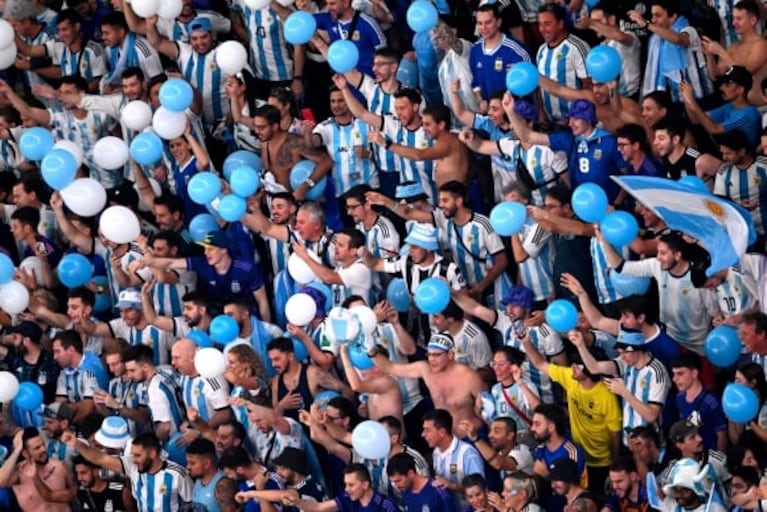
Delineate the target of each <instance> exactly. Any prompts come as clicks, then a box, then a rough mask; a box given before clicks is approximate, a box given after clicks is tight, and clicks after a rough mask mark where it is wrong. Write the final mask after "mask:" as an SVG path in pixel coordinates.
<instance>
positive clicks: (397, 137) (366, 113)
mask: <svg viewBox="0 0 767 512" xmlns="http://www.w3.org/2000/svg"><path fill="white" fill-rule="evenodd" d="M333 82H334V84H335V86H336V87H337V88H338V89H339V90H340V91H341V92H342V93H343V96H344V100H346V104H347V105H348V107H349V110H350V111H351V113H352V115H353V116H354V117H356V118H357V119H360V120H362V121H364V122H365V123H367V124H368V126H369V128H370V139H371V142H374V143H376V144H377V145H379V146H380V147H382V148H383V149H385V150H387V151H388V152H391V153H392V155H394V149H392V147H393V146H394V144H396V146H394V148H395V149H396V148H400V149H404V150H405V153H408V154H407V156H406V155H405V154H404V153H403V152H402V151H400V153H399V158H398V159H397V160H399V162H398V163H397V164H395V165H394V166H393V167H394V168H395V169H396V170H398V171H399V183H405V182H408V181H417V182H419V183H421V185H422V186H423V188H424V190H425V191H426V193H427V194H428V195H429V196H430V197H432V196H433V195H434V191H433V185H432V183H433V182H434V169H435V164H434V162H432V161H431V160H429V159H426V158H425V157H424V154H425V153H424V152H423V150H426V149H429V150H430V153H429V156H430V158H431V159H445V158H447V157H448V156H449V155H453V156H452V158H456V157H455V156H454V155H455V152H456V151H457V148H455V147H454V146H453V144H451V143H448V142H447V139H443V140H442V141H441V143H440V144H439V147H438V148H437V144H436V143H435V141H433V140H431V139H430V138H429V135H428V134H427V133H426V130H425V126H424V123H423V118H422V117H421V113H420V111H421V102H422V97H421V94H420V93H419V92H418V91H416V90H415V89H409V88H402V89H400V90H399V91H397V92H395V93H394V109H395V112H396V114H395V115H394V116H391V115H383V114H376V113H374V112H373V111H372V110H369V107H366V106H365V105H363V104H362V103H361V102H360V101H359V100H358V99H357V98H355V97H354V94H353V93H352V90H351V89H350V87H349V83H348V82H347V80H346V78H345V77H344V76H343V75H334V76H333ZM449 118H450V116H449V113H448V116H447V119H448V120H449ZM440 119H442V118H440ZM432 120H435V119H434V117H432ZM456 142H457V141H456ZM414 149H418V150H419V151H421V152H420V153H418V154H414V153H412V151H408V150H414ZM450 167H451V169H449V172H452V173H460V172H465V171H466V167H465V166H464V167H463V168H457V167H456V165H455V164H451V165H450ZM453 167H456V168H453ZM443 172H444V171H443Z"/></svg>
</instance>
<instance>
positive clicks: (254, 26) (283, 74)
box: [232, 0, 294, 82]
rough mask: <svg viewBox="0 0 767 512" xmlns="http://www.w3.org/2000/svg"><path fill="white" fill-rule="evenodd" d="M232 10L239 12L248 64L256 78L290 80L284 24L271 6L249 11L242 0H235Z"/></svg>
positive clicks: (291, 52)
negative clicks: (244, 29) (247, 50)
mask: <svg viewBox="0 0 767 512" xmlns="http://www.w3.org/2000/svg"><path fill="white" fill-rule="evenodd" d="M232 7H233V8H234V10H236V11H239V12H241V13H242V18H243V20H244V22H245V28H246V30H247V31H248V40H249V42H250V45H249V50H250V51H249V52H248V53H249V54H250V64H251V67H252V68H253V71H254V73H255V76H256V78H259V79H261V80H265V81H268V82H281V81H284V80H291V79H292V78H293V76H294V72H293V55H292V54H293V51H292V50H293V49H292V46H291V45H289V44H288V43H287V41H285V34H284V28H283V25H284V21H283V20H282V19H281V18H280V16H279V14H278V13H277V11H276V10H275V9H274V8H273V7H271V6H267V7H266V8H264V9H258V10H256V9H251V8H250V7H248V6H247V4H246V3H245V2H244V1H243V0H235V2H234V3H233V6H232Z"/></svg>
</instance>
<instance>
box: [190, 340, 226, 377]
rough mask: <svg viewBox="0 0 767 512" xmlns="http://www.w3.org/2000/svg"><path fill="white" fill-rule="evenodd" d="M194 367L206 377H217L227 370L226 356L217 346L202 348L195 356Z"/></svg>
mask: <svg viewBox="0 0 767 512" xmlns="http://www.w3.org/2000/svg"><path fill="white" fill-rule="evenodd" d="M194 368H195V370H197V373H199V374H200V376H201V377H203V378H204V379H215V378H216V377H221V376H222V375H223V374H224V372H225V371H226V358H225V357H224V354H223V353H222V352H221V351H220V350H218V349H216V348H211V347H208V348H201V349H200V350H198V351H197V354H195V356H194Z"/></svg>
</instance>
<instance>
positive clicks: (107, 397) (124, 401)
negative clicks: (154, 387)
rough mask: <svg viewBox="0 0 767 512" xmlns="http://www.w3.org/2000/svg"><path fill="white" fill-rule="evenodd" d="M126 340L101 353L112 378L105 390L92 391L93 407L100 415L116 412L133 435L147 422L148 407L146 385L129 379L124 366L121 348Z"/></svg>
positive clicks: (125, 347) (124, 346) (125, 345)
mask: <svg viewBox="0 0 767 512" xmlns="http://www.w3.org/2000/svg"><path fill="white" fill-rule="evenodd" d="M127 348H128V346H127V344H120V345H118V346H117V347H114V348H111V349H109V350H108V351H105V353H104V361H105V362H106V365H107V369H109V373H110V374H112V379H111V380H110V381H109V387H108V388H107V390H102V389H100V390H98V391H96V392H95V393H94V394H93V401H94V402H95V403H96V410H97V411H98V412H99V413H101V414H103V415H104V416H111V415H114V414H117V415H119V416H122V417H123V418H125V420H126V421H127V422H128V430H129V432H130V434H131V435H132V436H134V435H136V432H137V431H138V429H139V427H144V426H146V425H147V421H148V420H149V410H148V409H147V396H146V386H145V385H144V384H143V383H141V382H135V381H133V380H132V379H131V378H130V377H129V376H128V372H127V371H126V370H125V360H124V359H125V350H127Z"/></svg>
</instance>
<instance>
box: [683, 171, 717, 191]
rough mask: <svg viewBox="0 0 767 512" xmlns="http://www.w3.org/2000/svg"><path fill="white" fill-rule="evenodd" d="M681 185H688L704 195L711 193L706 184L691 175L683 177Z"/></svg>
mask: <svg viewBox="0 0 767 512" xmlns="http://www.w3.org/2000/svg"><path fill="white" fill-rule="evenodd" d="M679 183H682V184H683V185H687V186H688V187H690V188H693V189H695V190H696V191H698V192H700V193H702V194H707V195H708V194H710V193H711V192H710V191H709V190H708V187H707V186H706V182H705V181H703V180H702V179H700V178H699V177H697V176H690V175H687V176H682V177H681V178H679Z"/></svg>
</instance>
